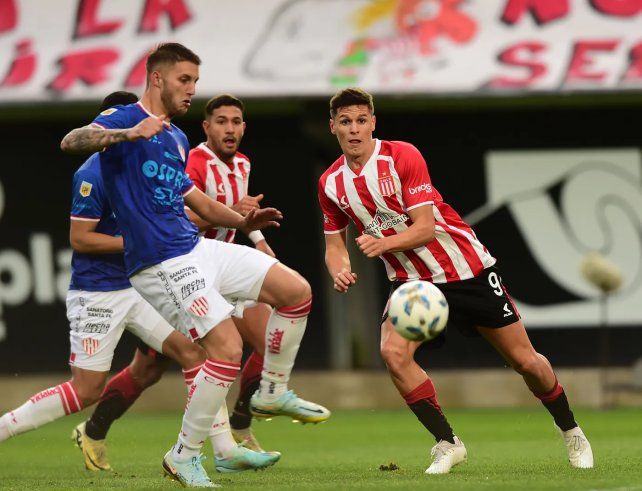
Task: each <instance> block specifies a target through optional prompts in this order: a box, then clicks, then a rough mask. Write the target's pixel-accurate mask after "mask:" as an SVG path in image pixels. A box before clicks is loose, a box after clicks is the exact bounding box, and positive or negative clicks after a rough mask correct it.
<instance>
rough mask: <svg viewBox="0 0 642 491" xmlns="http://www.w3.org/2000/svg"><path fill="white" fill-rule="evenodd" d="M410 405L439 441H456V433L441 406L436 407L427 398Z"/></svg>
mask: <svg viewBox="0 0 642 491" xmlns="http://www.w3.org/2000/svg"><path fill="white" fill-rule="evenodd" d="M408 407H409V408H410V409H411V411H412V412H413V413H415V416H417V419H418V420H419V421H420V422H421V424H422V425H424V426H425V427H426V429H427V430H428V431H429V432H430V433H432V435H433V436H434V437H435V440H437V441H438V442H439V441H441V440H446V441H447V442H450V443H455V434H454V433H453V429H452V428H451V426H450V424H449V423H448V420H447V419H446V416H444V414H443V413H442V412H441V408H437V407H435V406H434V405H433V404H431V403H430V401H429V400H427V399H421V400H419V401H417V402H413V403H412V404H408Z"/></svg>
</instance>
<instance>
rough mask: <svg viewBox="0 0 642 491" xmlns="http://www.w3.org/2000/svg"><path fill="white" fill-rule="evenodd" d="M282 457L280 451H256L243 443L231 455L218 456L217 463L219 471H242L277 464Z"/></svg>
mask: <svg viewBox="0 0 642 491" xmlns="http://www.w3.org/2000/svg"><path fill="white" fill-rule="evenodd" d="M280 458H281V454H280V453H279V452H255V451H254V450H250V449H249V448H246V447H245V446H243V444H241V445H238V446H237V447H236V448H234V449H233V450H232V453H231V455H230V456H229V457H224V458H218V457H216V458H215V464H216V470H217V471H218V472H223V473H229V472H242V471H249V470H258V469H265V468H266V467H270V466H271V465H274V464H276V463H277V462H278V460H279V459H280Z"/></svg>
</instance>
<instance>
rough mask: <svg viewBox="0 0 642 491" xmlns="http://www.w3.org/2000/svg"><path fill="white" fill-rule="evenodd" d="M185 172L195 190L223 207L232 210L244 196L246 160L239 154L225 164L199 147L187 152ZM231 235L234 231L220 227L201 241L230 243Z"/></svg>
mask: <svg viewBox="0 0 642 491" xmlns="http://www.w3.org/2000/svg"><path fill="white" fill-rule="evenodd" d="M185 171H186V172H187V173H188V174H189V177H190V179H192V182H194V185H195V186H196V187H197V188H198V189H200V190H201V191H203V192H204V193H205V194H207V195H208V196H209V197H210V198H212V199H215V200H216V201H218V202H219V203H223V204H224V205H227V206H232V205H234V204H236V203H238V202H239V201H240V200H241V199H242V198H243V196H245V195H246V194H247V189H248V183H249V179H250V159H248V158H247V157H246V156H245V155H243V154H242V153H240V152H236V155H235V156H234V159H233V161H232V163H231V164H227V163H225V162H223V161H222V160H221V159H219V158H218V157H217V156H216V154H215V153H214V152H212V150H210V148H209V147H208V146H207V145H206V144H205V143H201V144H200V145H198V146H197V147H195V148H193V149H192V150H190V152H189V157H188V158H187V166H186V168H185ZM235 233H236V229H233V228H222V227H220V228H213V229H210V230H208V231H207V232H206V233H205V237H207V238H208V239H217V240H223V241H225V242H234V235H235Z"/></svg>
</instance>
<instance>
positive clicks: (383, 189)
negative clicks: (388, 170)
mask: <svg viewBox="0 0 642 491" xmlns="http://www.w3.org/2000/svg"><path fill="white" fill-rule="evenodd" d="M378 181H379V192H380V193H381V196H392V195H393V194H395V193H396V192H397V187H396V186H395V180H394V179H393V177H392V176H389V175H387V174H383V175H382V176H381V177H380V178H379V179H378Z"/></svg>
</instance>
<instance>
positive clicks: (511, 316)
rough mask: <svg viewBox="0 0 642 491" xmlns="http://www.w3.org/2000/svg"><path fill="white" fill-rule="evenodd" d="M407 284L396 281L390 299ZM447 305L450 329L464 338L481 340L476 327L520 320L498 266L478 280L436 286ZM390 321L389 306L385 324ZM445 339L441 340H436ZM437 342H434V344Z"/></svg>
mask: <svg viewBox="0 0 642 491" xmlns="http://www.w3.org/2000/svg"><path fill="white" fill-rule="evenodd" d="M403 283H404V282H403V281H393V283H392V287H391V288H390V295H392V292H394V291H395V290H396V289H397V288H399V287H400V286H401V285H402V284H403ZM435 286H436V287H437V288H439V289H440V290H441V291H442V293H443V294H444V296H445V297H446V301H447V302H448V308H449V315H448V326H449V327H450V326H452V327H456V328H457V329H458V330H459V331H460V332H461V333H462V334H463V335H464V336H478V335H479V333H478V332H477V329H476V326H482V327H490V328H500V327H504V326H507V325H509V324H512V323H513V322H516V321H518V320H519V319H520V315H519V312H518V311H517V308H516V307H515V304H514V303H513V299H512V298H511V297H510V295H509V294H508V292H507V291H506V287H505V286H504V284H503V283H502V278H501V276H499V271H498V270H497V268H496V267H495V266H491V267H490V268H486V269H485V270H484V271H482V272H481V274H480V275H479V276H476V277H475V278H470V279H468V280H462V281H453V282H451V283H435ZM387 318H388V303H386V308H385V310H384V313H383V317H382V321H385V320H386V319H387ZM439 338H442V340H441V343H443V336H441V335H440V336H438V337H437V338H435V340H438V339H439ZM433 341H434V340H433Z"/></svg>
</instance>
